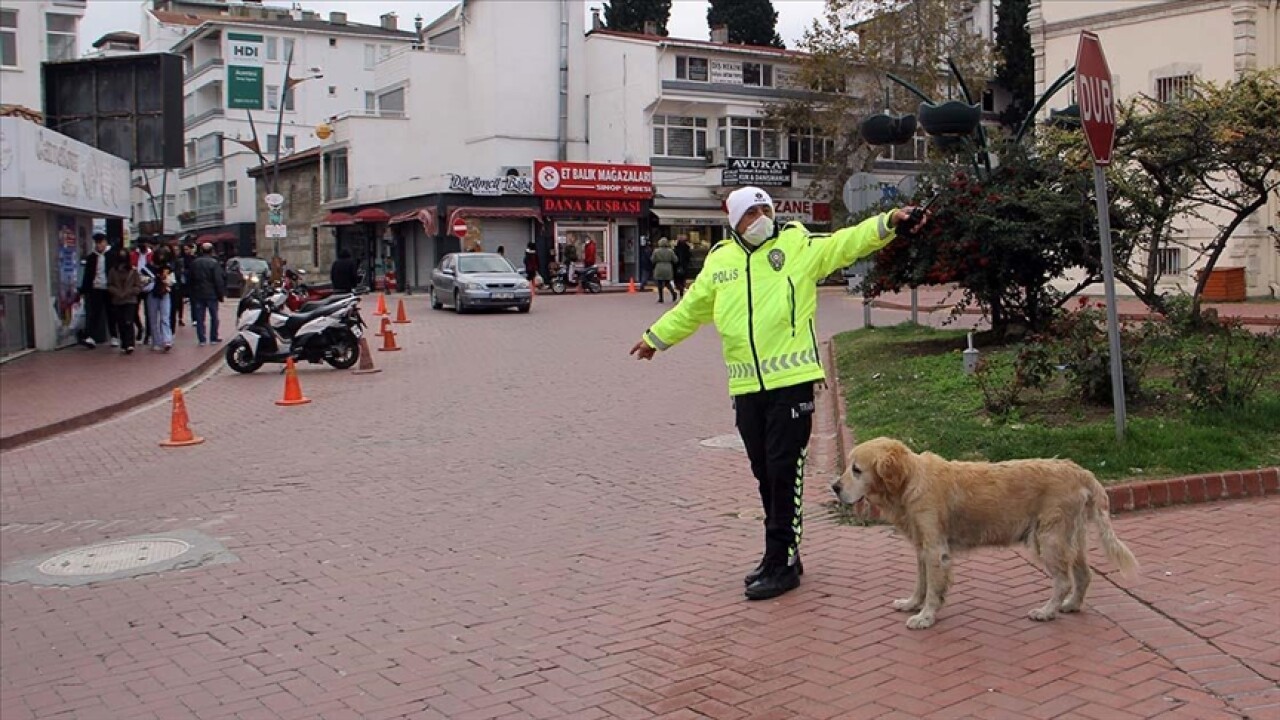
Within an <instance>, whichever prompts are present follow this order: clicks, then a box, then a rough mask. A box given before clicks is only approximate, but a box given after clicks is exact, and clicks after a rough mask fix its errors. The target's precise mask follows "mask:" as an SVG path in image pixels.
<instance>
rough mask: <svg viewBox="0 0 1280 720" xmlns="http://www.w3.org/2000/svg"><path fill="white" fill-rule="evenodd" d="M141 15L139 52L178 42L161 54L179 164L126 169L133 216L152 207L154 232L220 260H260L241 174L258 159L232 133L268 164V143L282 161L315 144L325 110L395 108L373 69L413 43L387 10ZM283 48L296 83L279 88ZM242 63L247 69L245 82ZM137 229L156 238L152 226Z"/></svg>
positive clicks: (145, 217) (329, 114)
mask: <svg viewBox="0 0 1280 720" xmlns="http://www.w3.org/2000/svg"><path fill="white" fill-rule="evenodd" d="M145 12H146V14H147V16H148V21H147V23H146V29H145V30H144V33H143V36H144V41H143V43H144V49H147V50H152V51H156V50H160V49H162V46H163V44H164V43H166V42H168V41H171V40H173V38H175V37H177V38H179V39H178V40H177V41H176V42H174V43H173V44H172V45H171V46H170V47H169V48H167V50H168V51H170V52H174V53H178V54H180V55H182V56H183V58H184V65H185V68H186V75H185V82H184V92H185V97H184V107H185V141H186V143H185V144H186V166H185V167H184V168H182V169H180V170H176V171H170V172H168V173H161V172H159V171H151V172H148V173H137V174H136V175H135V178H134V182H135V184H136V185H139V186H145V187H147V188H148V189H149V191H150V192H149V193H148V192H145V191H142V190H139V191H137V192H135V193H134V197H133V201H134V207H133V211H134V212H133V217H134V220H135V223H137V224H141V223H144V222H148V221H151V222H155V221H159V220H161V217H162V214H163V225H162V232H163V234H164V235H167V236H175V235H182V236H192V235H193V236H195V237H196V238H199V239H202V240H203V241H210V242H213V243H214V244H215V245H216V246H218V251H219V252H220V254H223V255H226V256H233V255H239V254H257V255H260V256H263V257H269V256H270V255H271V253H272V251H273V249H272V243H271V242H270V241H268V240H267V239H266V238H265V237H264V228H261V227H258V226H257V225H256V223H255V209H254V197H255V185H254V182H255V181H254V180H253V179H251V178H250V177H249V176H248V174H247V171H248V169H249V168H252V167H255V166H258V165H260V164H262V161H263V160H262V157H260V156H259V154H258V153H257V152H254V150H253V149H252V148H251V147H247V146H246V145H244V144H241V143H240V142H235V140H240V141H243V142H244V143H252V139H253V137H254V130H256V132H257V139H258V146H257V149H258V150H259V151H260V152H261V154H262V156H264V157H265V158H266V159H268V160H271V159H274V157H275V156H276V152H277V148H278V149H279V152H280V156H281V157H285V156H288V155H290V154H292V153H294V152H299V151H302V150H306V149H308V148H311V147H314V146H315V145H316V144H317V143H318V142H319V139H318V138H317V137H316V135H315V128H316V127H317V126H319V125H321V124H323V123H324V122H325V121H326V120H328V119H330V118H333V117H335V116H339V115H342V114H345V113H350V112H357V113H364V112H366V111H368V112H376V110H377V108H378V107H379V102H381V104H382V106H383V108H384V109H385V110H386V111H387V112H389V113H390V112H396V111H395V109H394V108H395V97H394V96H392V97H384V98H379V97H378V96H377V94H376V93H375V90H376V84H375V71H374V68H375V66H376V64H377V62H378V61H379V60H380V59H383V58H386V57H388V56H390V55H392V54H393V53H395V52H397V51H399V50H401V49H403V48H406V47H409V46H411V45H413V44H415V43H416V42H417V34H416V33H415V32H413V31H412V30H401V29H399V27H398V20H397V18H396V17H395V16H394V14H389V15H386V16H384V17H383V21H382V25H381V26H370V25H362V24H357V23H351V22H349V21H348V20H347V18H346V15H345V13H340V12H335V13H331V14H330V15H329V16H328V17H325V18H322V17H320V16H319V15H317V14H316V13H312V12H305V11H302V10H298V9H296V8H295V9H272V8H263V7H253V6H248V7H245V6H241V7H240V8H239V9H236V8H229V9H228V12H229V13H232V14H227V15H224V16H213V17H210V16H194V15H190V14H183V13H178V12H172V11H166V10H155V9H148V10H146V11H145ZM245 47H248V48H251V50H252V51H253V55H254V56H255V57H254V58H253V60H252V61H246V60H244V59H243V58H242V59H237V57H238V56H236V57H233V56H232V53H233V52H235V51H236V49H237V48H245ZM291 53H292V57H293V64H292V67H291V68H290V69H289V77H290V78H292V79H293V81H294V82H295V83H296V84H294V86H293V88H292V91H291V92H290V93H288V94H286V95H282V88H283V86H284V85H285V83H286V80H285V73H286V66H287V64H288V60H289V57H290V54H291ZM244 67H249V68H252V71H251V72H250V74H249V76H250V81H249V82H248V83H244V82H243V81H244V78H245V77H246V76H245V75H244V74H243V68H244ZM298 81H301V82H298ZM251 96H256V98H257V102H253V101H252V100H250V97H251ZM282 97H283V100H282ZM246 105H252V106H257V107H253V108H250V107H246ZM250 116H252V124H251V122H250ZM277 123H279V125H280V127H279V128H277ZM264 181H265V182H268V183H270V182H271V177H270V176H267V177H266V178H265V179H264ZM153 198H154V199H153ZM284 212H285V213H287V212H288V203H287V202H286V205H285V208H284ZM157 224H158V223H157ZM144 227H146V229H148V230H152V231H153V232H152V233H147V234H159V233H155V232H154V231H155V229H156V225H147V226H144Z"/></svg>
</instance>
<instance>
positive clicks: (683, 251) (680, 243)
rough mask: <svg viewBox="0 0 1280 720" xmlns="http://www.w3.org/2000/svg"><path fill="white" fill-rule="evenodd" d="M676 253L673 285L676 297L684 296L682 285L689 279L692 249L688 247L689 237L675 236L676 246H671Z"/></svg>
mask: <svg viewBox="0 0 1280 720" xmlns="http://www.w3.org/2000/svg"><path fill="white" fill-rule="evenodd" d="M672 249H673V250H675V253H676V267H675V285H676V297H678V298H679V297H684V285H685V283H686V282H688V280H689V265H690V264H692V262H693V249H692V248H690V247H689V238H688V237H686V236H684V235H677V236H676V246H675V247H674V248H672Z"/></svg>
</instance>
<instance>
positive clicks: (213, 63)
mask: <svg viewBox="0 0 1280 720" xmlns="http://www.w3.org/2000/svg"><path fill="white" fill-rule="evenodd" d="M222 64H223V63H222V58H209V59H208V60H205V61H204V62H202V63H200V65H199V66H198V67H194V68H192V69H190V70H188V71H187V74H186V75H185V76H183V78H182V79H183V81H187V80H193V79H195V77H196V76H197V75H199V74H200V73H202V72H204V71H205V70H208V69H209V68H215V67H222Z"/></svg>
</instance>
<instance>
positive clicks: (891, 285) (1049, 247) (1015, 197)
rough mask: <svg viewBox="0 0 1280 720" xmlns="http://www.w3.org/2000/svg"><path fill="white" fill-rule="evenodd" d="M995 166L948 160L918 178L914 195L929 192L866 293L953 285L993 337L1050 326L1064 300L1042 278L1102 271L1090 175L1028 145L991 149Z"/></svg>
mask: <svg viewBox="0 0 1280 720" xmlns="http://www.w3.org/2000/svg"><path fill="white" fill-rule="evenodd" d="M997 155H998V156H999V159H1000V162H999V164H998V166H997V167H996V168H995V169H994V170H993V171H992V172H991V173H989V174H988V173H987V172H986V171H985V169H983V170H982V171H981V172H980V173H977V174H975V173H974V172H972V171H971V169H969V168H963V169H957V168H956V166H955V165H954V164H945V165H937V166H935V167H933V168H932V169H931V170H930V171H928V172H926V173H925V174H924V175H923V176H922V177H921V183H920V187H921V192H919V193H918V194H917V197H927V196H929V195H930V194H933V193H937V194H938V196H939V197H938V199H937V200H936V201H935V202H934V204H933V205H932V207H931V210H930V212H931V215H932V218H931V219H930V221H929V224H928V226H926V227H925V228H924V229H923V230H922V231H921V232H920V233H919V234H918V235H915V236H909V235H902V236H899V237H898V238H896V239H895V240H894V241H893V242H892V243H890V244H889V245H888V246H887V247H885V248H884V249H883V250H881V251H880V253H879V254H878V255H876V256H875V268H874V270H873V271H872V274H871V276H870V278H869V282H868V283H867V294H868V295H869V296H871V297H874V296H876V295H879V294H881V293H884V292H894V291H897V290H901V289H902V288H905V287H916V286H920V285H946V284H955V285H957V286H959V287H960V288H961V290H962V291H963V293H964V304H974V305H977V306H979V307H981V308H982V309H983V310H984V312H985V313H986V314H987V316H988V319H989V320H990V321H991V324H992V327H993V329H995V330H996V331H998V332H1000V333H1004V332H1006V331H1008V330H1009V329H1010V328H1011V327H1014V326H1020V327H1021V328H1024V329H1026V330H1028V331H1031V332H1038V331H1042V330H1044V329H1046V328H1048V326H1049V324H1050V322H1051V321H1052V319H1053V316H1054V314H1055V312H1056V309H1057V308H1058V307H1059V306H1060V305H1061V304H1062V303H1063V302H1064V301H1065V300H1066V298H1067V297H1068V296H1069V294H1068V295H1065V296H1064V294H1062V293H1060V292H1058V291H1056V290H1055V289H1054V288H1053V287H1052V286H1051V285H1050V282H1051V281H1052V280H1054V279H1056V278H1060V277H1062V276H1064V275H1065V274H1066V273H1067V272H1068V271H1069V270H1072V269H1074V268H1082V269H1083V270H1084V271H1085V274H1086V276H1088V277H1089V278H1097V277H1099V275H1100V273H1101V256H1100V254H1099V250H1098V236H1097V231H1096V229H1095V228H1096V221H1095V219H1094V217H1093V215H1094V213H1093V206H1092V202H1091V198H1092V195H1091V194H1090V193H1091V190H1090V188H1091V183H1092V180H1091V178H1090V176H1089V174H1088V173H1086V172H1082V171H1080V170H1079V169H1077V168H1075V167H1074V166H1069V165H1068V164H1067V163H1064V162H1063V161H1062V160H1061V159H1060V158H1057V157H1042V156H1036V155H1035V153H1034V148H1026V147H1023V146H1020V145H1015V144H1012V143H1008V144H1005V145H1002V146H999V147H998V149H997Z"/></svg>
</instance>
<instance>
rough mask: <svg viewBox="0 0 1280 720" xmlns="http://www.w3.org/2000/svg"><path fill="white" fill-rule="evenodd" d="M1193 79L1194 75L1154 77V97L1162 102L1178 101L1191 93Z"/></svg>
mask: <svg viewBox="0 0 1280 720" xmlns="http://www.w3.org/2000/svg"><path fill="white" fill-rule="evenodd" d="M1195 79H1196V78H1195V76H1194V75H1175V76H1173V77H1162V78H1156V99H1157V100H1159V101H1160V102H1162V103H1172V102H1178V101H1179V100H1181V99H1183V98H1185V97H1187V96H1189V95H1191V91H1192V89H1193V88H1194V87H1195Z"/></svg>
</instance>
